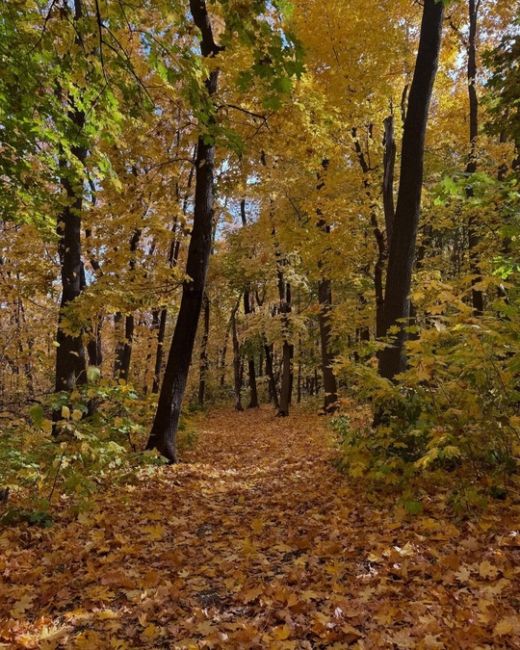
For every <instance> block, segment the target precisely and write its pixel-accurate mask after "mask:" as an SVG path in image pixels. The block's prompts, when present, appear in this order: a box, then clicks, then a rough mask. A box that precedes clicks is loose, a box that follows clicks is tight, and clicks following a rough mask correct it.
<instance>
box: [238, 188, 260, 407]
mask: <svg viewBox="0 0 520 650" xmlns="http://www.w3.org/2000/svg"><path fill="white" fill-rule="evenodd" d="M240 215H241V217H242V227H243V228H245V227H246V226H247V217H246V200H245V199H242V200H241V201H240ZM252 298H253V296H252V295H251V291H250V290H249V287H246V288H245V290H244V314H245V315H246V317H247V316H248V315H249V314H252V313H253V306H252V304H251V302H252ZM247 372H248V377H249V404H248V406H247V408H249V409H252V408H258V391H257V388H256V374H255V359H254V354H253V352H252V351H250V352H249V354H248V358H247Z"/></svg>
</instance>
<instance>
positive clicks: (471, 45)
mask: <svg viewBox="0 0 520 650" xmlns="http://www.w3.org/2000/svg"><path fill="white" fill-rule="evenodd" d="M479 5H480V0H468V14H469V16H468V17H469V36H468V66H467V81H468V98H469V147H470V150H469V157H468V163H467V165H466V174H467V175H468V176H471V175H472V174H474V173H475V172H476V171H477V138H478V95H477V87H476V77H477V28H478V10H479ZM466 196H467V197H468V198H471V197H472V196H473V187H472V186H471V185H470V184H468V187H467V188H466ZM479 243H480V237H479V234H478V227H477V219H476V217H474V216H471V217H470V219H469V223H468V244H469V258H470V269H471V273H472V274H473V275H474V278H473V281H472V287H473V288H472V290H471V296H472V303H473V312H474V313H475V315H476V316H481V315H482V314H483V313H484V294H483V292H482V291H480V289H476V288H475V285H476V284H477V283H478V282H480V280H481V277H480V268H479V253H478V246H479Z"/></svg>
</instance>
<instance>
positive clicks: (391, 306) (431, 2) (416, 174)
mask: <svg viewBox="0 0 520 650" xmlns="http://www.w3.org/2000/svg"><path fill="white" fill-rule="evenodd" d="M443 13H444V3H443V2H437V1H436V0H425V1H424V9H423V17H422V24H421V33H420V40H419V49H418V53H417V59H416V65H415V71H414V76H413V81H412V85H411V88H410V95H409V100H408V110H407V113H406V118H405V125H404V131H403V145H402V153H401V176H400V181H399V192H398V196H397V208H396V212H395V218H394V225H393V232H392V241H391V244H390V253H389V258H388V270H387V274H386V287H385V305H384V312H383V314H384V323H383V325H384V333H385V335H386V334H388V333H389V330H390V328H393V327H397V328H398V334H397V336H396V337H395V339H394V341H393V342H392V345H391V346H389V347H387V348H385V349H384V350H383V351H382V352H381V353H380V355H379V372H380V374H381V375H382V376H383V377H387V378H388V379H393V378H394V377H395V375H396V374H398V373H399V372H401V371H402V370H404V369H405V366H406V357H405V342H406V331H405V328H406V324H407V321H408V318H409V309H410V302H409V294H410V287H411V281H412V270H413V263H414V256H415V243H416V236H417V226H418V223H419V214H420V206H421V192H422V183H423V167H424V141H425V136H426V126H427V123H428V113H429V107H430V100H431V95H432V90H433V82H434V80H435V75H436V72H437V66H438V59H439V52H440V45H441V35H442V20H443Z"/></svg>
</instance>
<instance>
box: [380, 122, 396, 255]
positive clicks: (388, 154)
mask: <svg viewBox="0 0 520 650" xmlns="http://www.w3.org/2000/svg"><path fill="white" fill-rule="evenodd" d="M384 128H385V136H384V139H383V147H384V154H383V209H384V213H385V229H386V243H387V246H389V245H390V242H391V241H392V230H393V227H394V217H395V205H394V175H395V157H396V146H395V139H394V116H393V115H389V116H388V117H387V118H386V119H385V121H384Z"/></svg>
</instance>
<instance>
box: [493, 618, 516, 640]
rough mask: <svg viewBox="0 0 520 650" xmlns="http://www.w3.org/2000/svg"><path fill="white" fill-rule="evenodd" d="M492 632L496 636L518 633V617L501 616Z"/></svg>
mask: <svg viewBox="0 0 520 650" xmlns="http://www.w3.org/2000/svg"><path fill="white" fill-rule="evenodd" d="M493 634H494V636H497V637H502V636H510V635H512V634H520V619H519V618H518V616H505V617H504V618H501V619H500V620H499V621H498V622H497V624H496V625H495V627H494V628H493Z"/></svg>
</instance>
